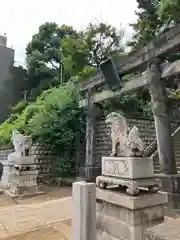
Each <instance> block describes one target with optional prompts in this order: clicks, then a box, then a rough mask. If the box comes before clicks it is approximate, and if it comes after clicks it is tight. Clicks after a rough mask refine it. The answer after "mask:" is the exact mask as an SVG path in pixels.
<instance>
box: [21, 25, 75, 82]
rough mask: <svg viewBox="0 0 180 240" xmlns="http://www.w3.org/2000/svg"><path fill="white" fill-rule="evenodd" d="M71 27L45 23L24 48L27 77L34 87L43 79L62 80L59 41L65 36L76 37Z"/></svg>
mask: <svg viewBox="0 0 180 240" xmlns="http://www.w3.org/2000/svg"><path fill="white" fill-rule="evenodd" d="M76 34H77V33H76V31H75V30H73V28H72V27H70V26H66V25H62V26H61V27H59V26H58V25H57V24H56V23H51V22H50V23H49V22H46V23H44V24H43V25H41V26H40V27H39V31H38V33H37V34H35V35H33V37H32V40H31V41H30V42H29V43H28V45H27V48H26V63H27V67H28V77H29V78H31V79H32V81H33V82H34V84H32V85H33V86H34V87H36V86H37V85H39V83H40V81H42V80H45V79H54V78H56V79H57V80H60V79H61V80H62V69H63V65H62V60H61V54H60V52H61V41H62V39H63V38H65V37H67V36H72V35H76Z"/></svg>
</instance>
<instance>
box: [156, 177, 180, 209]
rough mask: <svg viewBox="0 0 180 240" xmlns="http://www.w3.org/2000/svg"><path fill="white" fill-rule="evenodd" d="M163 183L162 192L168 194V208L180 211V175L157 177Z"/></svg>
mask: <svg viewBox="0 0 180 240" xmlns="http://www.w3.org/2000/svg"><path fill="white" fill-rule="evenodd" d="M156 176H157V177H158V178H159V179H160V182H161V184H160V185H161V191H163V192H167V195H168V206H169V207H170V208H174V209H180V174H174V175H165V174H157V175H156Z"/></svg>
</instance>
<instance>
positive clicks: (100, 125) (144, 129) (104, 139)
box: [95, 119, 156, 165]
mask: <svg viewBox="0 0 180 240" xmlns="http://www.w3.org/2000/svg"><path fill="white" fill-rule="evenodd" d="M128 123H129V126H130V127H132V126H134V125H136V126H137V127H138V128H139V131H140V134H141V137H142V139H143V140H144V141H145V143H146V146H148V145H149V144H151V143H152V142H153V141H154V140H155V139H156V132H155V126H154V122H153V121H150V120H144V119H129V120H128ZM110 152H111V138H110V128H109V127H108V126H107V125H106V124H105V121H104V119H102V120H99V121H97V124H96V147H95V158H96V164H97V165H100V162H101V157H102V156H108V155H109V154H110Z"/></svg>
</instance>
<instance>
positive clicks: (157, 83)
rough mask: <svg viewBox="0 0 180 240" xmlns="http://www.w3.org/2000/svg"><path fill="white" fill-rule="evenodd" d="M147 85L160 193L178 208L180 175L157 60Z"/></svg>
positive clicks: (150, 71) (149, 71)
mask: <svg viewBox="0 0 180 240" xmlns="http://www.w3.org/2000/svg"><path fill="white" fill-rule="evenodd" d="M148 84H149V93H150V95H151V103H152V111H153V114H154V123H155V129H156V138H157V146H158V154H159V162H160V171H161V174H160V175H159V178H160V180H161V188H162V191H165V192H167V193H168V202H169V206H170V207H172V208H180V174H177V169H176V161H175V157H174V150H173V141H172V136H171V124H170V120H169V117H168V113H167V108H166V95H165V88H164V86H163V81H162V79H161V69H160V61H159V59H155V60H153V61H152V62H151V63H150V64H149V66H148Z"/></svg>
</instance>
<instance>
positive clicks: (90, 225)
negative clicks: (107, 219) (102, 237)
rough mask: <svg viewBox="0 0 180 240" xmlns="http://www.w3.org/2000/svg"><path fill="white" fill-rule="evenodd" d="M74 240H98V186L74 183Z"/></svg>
mask: <svg viewBox="0 0 180 240" xmlns="http://www.w3.org/2000/svg"><path fill="white" fill-rule="evenodd" d="M72 231H73V232H72V240H96V185H95V184H94V183H86V182H75V183H73V217H72Z"/></svg>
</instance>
